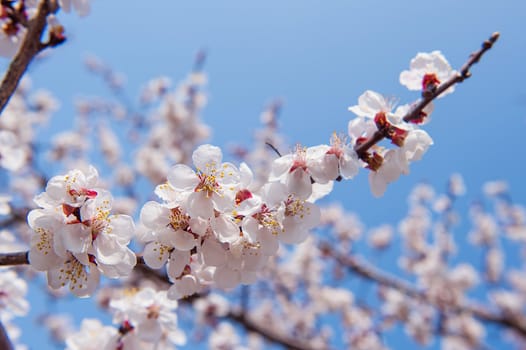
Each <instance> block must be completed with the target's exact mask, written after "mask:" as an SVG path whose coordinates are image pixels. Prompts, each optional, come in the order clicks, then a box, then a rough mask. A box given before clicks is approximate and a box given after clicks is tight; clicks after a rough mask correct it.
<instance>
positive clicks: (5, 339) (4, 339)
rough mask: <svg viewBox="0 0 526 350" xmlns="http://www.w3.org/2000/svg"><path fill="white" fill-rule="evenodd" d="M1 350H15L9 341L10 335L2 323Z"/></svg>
mask: <svg viewBox="0 0 526 350" xmlns="http://www.w3.org/2000/svg"><path fill="white" fill-rule="evenodd" d="M0 349H2V350H13V344H12V343H11V340H10V339H9V335H8V334H7V331H6V330H5V327H4V325H3V324H2V322H0Z"/></svg>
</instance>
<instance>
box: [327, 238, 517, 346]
mask: <svg viewBox="0 0 526 350" xmlns="http://www.w3.org/2000/svg"><path fill="white" fill-rule="evenodd" d="M320 249H321V250H322V251H323V253H324V254H325V255H327V256H331V257H333V258H334V259H335V260H336V261H337V262H338V263H339V264H341V265H342V266H345V267H347V268H348V269H349V270H351V271H352V272H354V273H356V274H357V275H359V276H360V277H362V278H364V279H366V280H369V281H372V282H375V283H378V284H380V285H382V286H386V287H390V288H393V289H396V290H398V291H399V292H401V293H403V294H405V295H407V296H409V297H412V298H415V299H418V300H423V301H426V302H428V303H429V304H431V305H434V304H433V301H432V300H430V299H429V298H428V297H427V295H426V293H425V291H422V290H420V289H418V288H417V287H415V286H413V285H412V284H411V283H409V282H407V281H404V280H402V279H399V278H397V277H395V276H392V275H390V274H388V273H387V272H384V271H381V270H379V269H377V268H375V267H374V266H372V265H370V264H369V263H367V262H366V261H364V260H361V259H359V258H357V257H355V256H346V255H343V254H340V253H338V252H337V251H336V250H335V249H333V248H332V247H331V246H330V245H329V244H327V243H324V244H322V245H321V248H320ZM434 306H436V307H439V308H440V306H439V305H434ZM452 311H455V312H458V313H463V312H466V313H470V314H472V315H473V316H474V317H476V318H478V319H479V320H481V321H486V322H490V323H494V324H497V325H500V326H503V327H506V328H509V329H511V330H514V331H515V332H517V333H518V334H520V335H522V336H523V337H526V321H525V319H520V318H518V317H516V316H514V315H508V314H500V313H496V312H492V311H491V310H488V309H487V308H485V307H483V306H481V305H474V304H472V303H463V304H461V305H456V306H454V307H452Z"/></svg>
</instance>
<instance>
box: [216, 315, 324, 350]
mask: <svg viewBox="0 0 526 350" xmlns="http://www.w3.org/2000/svg"><path fill="white" fill-rule="evenodd" d="M226 318H228V319H230V320H232V321H235V322H237V323H238V324H240V325H242V326H243V327H244V328H245V329H246V330H247V331H250V332H254V333H257V334H259V335H261V336H262V337H263V338H265V339H266V340H268V341H271V342H272V343H276V344H281V345H283V346H284V347H286V348H287V349H293V350H311V349H312V350H315V349H317V348H315V347H312V346H311V345H310V344H309V343H308V342H303V341H300V340H297V339H294V338H292V337H288V336H286V335H282V334H280V333H277V332H276V331H274V330H272V329H271V328H270V327H266V326H264V325H261V324H258V323H257V322H255V321H253V320H251V319H250V318H248V317H246V316H245V315H244V314H243V313H237V312H232V311H231V312H230V313H228V315H227V316H226Z"/></svg>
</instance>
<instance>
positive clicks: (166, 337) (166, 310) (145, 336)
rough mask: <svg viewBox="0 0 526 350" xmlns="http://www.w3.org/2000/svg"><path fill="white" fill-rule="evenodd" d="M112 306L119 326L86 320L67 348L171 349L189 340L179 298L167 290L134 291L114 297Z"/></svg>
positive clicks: (73, 335) (84, 349)
mask: <svg viewBox="0 0 526 350" xmlns="http://www.w3.org/2000/svg"><path fill="white" fill-rule="evenodd" d="M109 306H110V309H111V311H112V313H113V316H114V317H113V322H114V323H115V324H117V325H118V326H119V328H118V329H117V328H115V327H112V326H104V325H102V324H101V323H100V322H99V321H97V320H93V319H85V320H84V321H83V322H82V326H81V329H80V331H79V332H77V333H72V334H70V335H69V336H68V337H67V338H66V345H67V348H66V349H67V350H88V349H108V350H110V349H122V350H140V349H165V350H168V349H173V348H174V347H173V345H184V344H185V343H186V336H185V335H184V333H183V332H182V331H181V330H180V329H179V328H178V325H177V315H176V314H175V310H176V308H177V306H178V305H177V301H175V300H170V299H168V298H167V297H166V292H156V291H154V290H153V289H151V288H144V289H142V290H140V291H136V290H131V291H127V292H126V293H125V294H124V295H122V296H121V297H120V298H114V299H112V300H111V301H110V304H109Z"/></svg>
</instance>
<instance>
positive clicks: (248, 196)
mask: <svg viewBox="0 0 526 350" xmlns="http://www.w3.org/2000/svg"><path fill="white" fill-rule="evenodd" d="M222 157H223V155H222V152H221V150H220V149H219V148H218V147H215V146H211V145H203V146H200V147H198V148H197V149H196V151H195V152H194V153H193V156H192V159H193V162H194V165H195V167H196V170H193V169H192V168H190V167H188V166H186V165H183V164H178V165H175V166H174V167H173V168H172V169H171V171H170V173H169V175H168V181H167V183H165V184H162V185H159V186H158V187H157V188H156V194H157V195H158V196H159V197H160V198H161V199H162V200H163V203H158V202H153V201H152V202H148V203H146V204H145V205H144V207H143V208H142V210H141V222H142V226H143V227H144V231H145V232H144V233H143V234H142V240H143V241H144V242H145V243H146V246H145V249H144V260H145V262H146V264H147V265H148V266H150V267H152V268H161V267H162V266H164V265H165V264H167V266H168V268H167V272H168V276H169V277H170V279H171V281H172V282H173V286H172V287H171V288H170V290H169V292H168V295H169V296H170V297H173V298H180V297H184V296H187V295H191V294H193V293H195V292H197V291H199V290H200V289H201V288H202V287H203V286H205V285H210V284H214V285H216V286H218V287H221V288H232V287H235V286H236V285H238V284H239V283H251V282H253V281H255V279H256V277H257V273H258V271H259V270H260V269H261V268H262V267H263V266H264V264H265V263H266V261H267V259H268V257H269V256H272V255H275V254H276V252H277V250H278V248H279V242H280V241H281V242H283V243H299V242H301V241H303V240H304V239H305V238H306V237H307V235H308V232H309V230H310V229H312V228H313V227H314V226H316V225H317V223H318V221H319V209H318V208H317V207H316V206H315V205H314V204H313V203H312V202H309V201H307V199H308V197H310V196H311V195H312V194H313V192H314V194H315V190H314V191H313V190H312V188H311V189H307V188H306V187H308V186H307V185H305V184H304V183H303V182H301V181H302V180H301V179H302V175H300V176H296V175H294V174H293V175H290V176H292V177H293V178H292V179H290V180H287V174H285V171H284V172H283V174H280V176H281V175H282V176H281V177H275V180H273V181H270V182H268V183H267V184H265V185H264V186H262V187H261V188H253V187H252V186H251V185H252V172H251V170H250V168H249V167H248V166H247V165H246V164H244V163H242V164H241V166H240V167H239V169H238V168H237V167H236V166H234V165H233V164H231V163H223V162H222ZM280 162H281V163H279V165H280V166H279V167H280V168H283V167H286V165H283V164H285V163H286V162H285V161H284V160H283V159H282V160H281V161H280ZM291 162H293V160H292V158H291ZM291 166H292V164H291ZM299 171H304V170H303V169H302V168H301V169H298V172H296V173H299ZM280 180H281V181H280ZM309 186H312V185H310V184H309Z"/></svg>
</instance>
